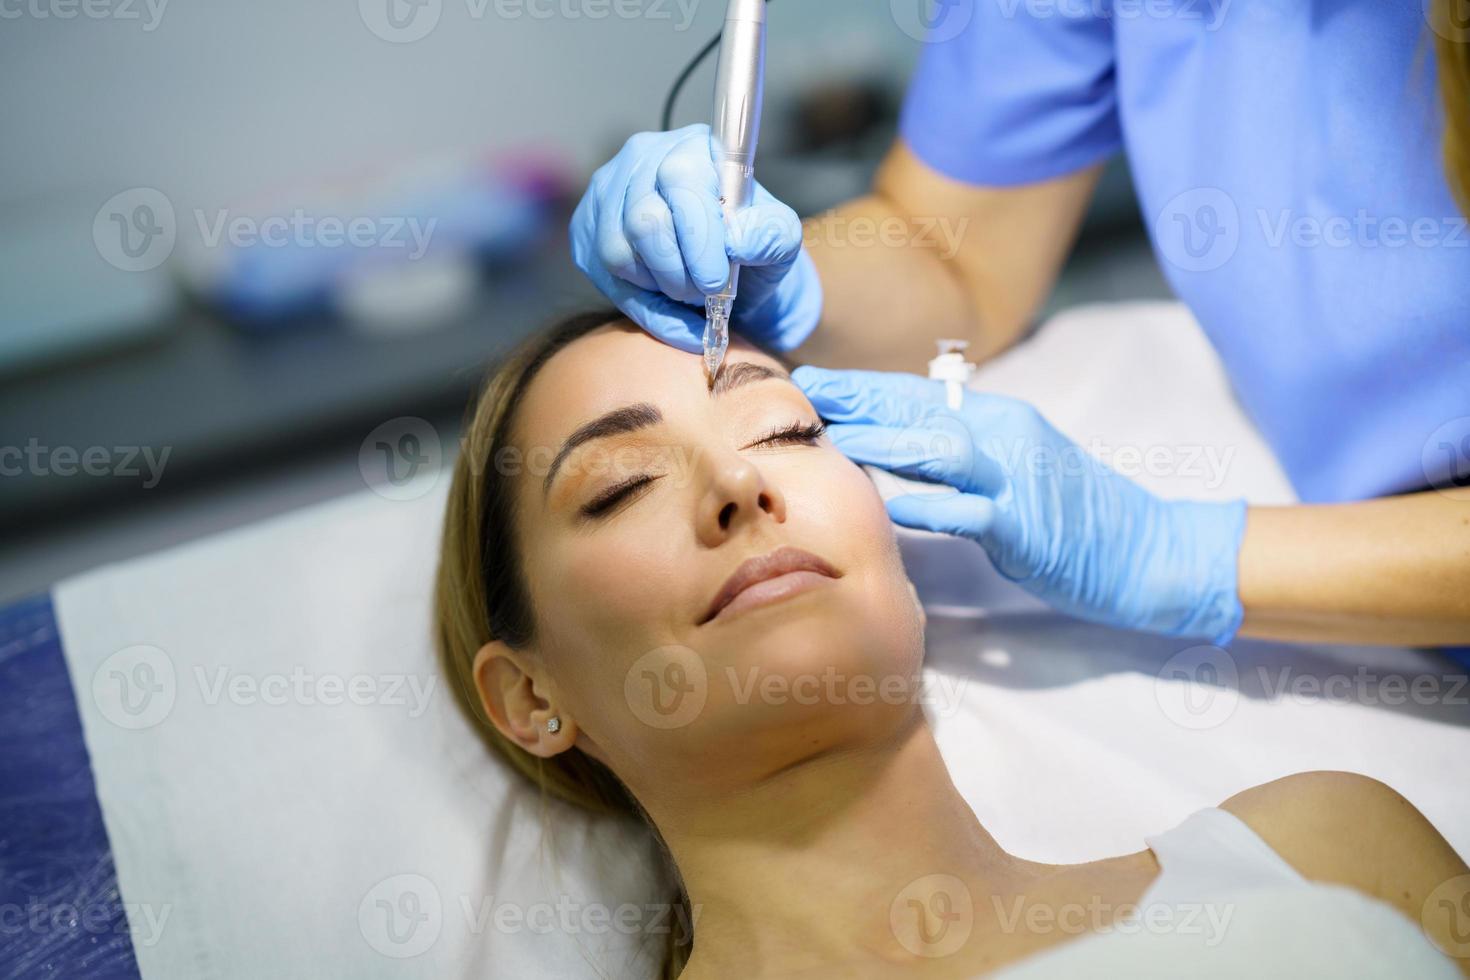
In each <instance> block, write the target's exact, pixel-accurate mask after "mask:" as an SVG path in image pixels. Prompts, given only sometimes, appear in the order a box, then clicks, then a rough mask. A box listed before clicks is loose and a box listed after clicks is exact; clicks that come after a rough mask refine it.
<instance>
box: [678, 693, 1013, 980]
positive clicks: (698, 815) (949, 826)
mask: <svg viewBox="0 0 1470 980" xmlns="http://www.w3.org/2000/svg"><path fill="white" fill-rule="evenodd" d="M660 829H661V831H662V833H663V836H664V839H665V840H666V842H667V843H668V846H669V849H670V851H671V852H672V854H673V857H674V859H675V861H676V862H677V864H678V866H679V869H680V872H681V874H682V875H683V878H684V883H685V885H686V887H687V888H688V891H689V900H690V903H691V906H692V907H693V910H694V916H695V952H694V957H693V959H692V960H691V963H690V975H694V976H706V975H707V976H758V975H779V974H797V973H801V972H804V971H808V970H812V971H817V972H818V973H819V972H820V971H821V969H822V968H823V966H826V967H828V968H831V967H832V966H833V965H835V964H839V963H848V964H853V965H854V966H856V963H855V962H854V961H857V962H863V961H866V962H868V963H871V964H873V965H876V964H878V963H884V962H887V963H906V962H916V961H918V960H920V959H921V958H922V957H921V955H920V954H919V953H916V952H915V951H914V949H913V942H914V940H913V939H912V937H909V939H908V945H907V946H906V944H905V941H904V938H903V937H902V935H901V934H902V933H903V930H904V929H905V928H907V926H906V925H904V924H902V920H903V919H904V917H905V916H910V917H916V916H918V915H919V914H920V913H919V911H918V908H919V907H918V906H914V907H910V903H909V899H914V898H915V897H916V895H917V896H918V900H919V902H920V905H924V904H925V903H926V902H928V901H930V900H931V899H933V898H934V897H935V896H934V895H933V893H932V891H933V884H934V880H933V879H931V881H930V882H927V883H925V882H920V879H924V878H926V877H928V876H935V875H944V876H949V877H948V879H945V880H948V881H954V880H956V879H958V881H960V882H963V883H964V885H965V887H967V888H968V889H969V891H970V894H971V896H973V899H974V902H975V903H976V911H977V912H980V913H981V914H983V913H984V911H985V910H984V909H981V908H980V907H979V906H980V904H981V903H982V902H983V901H985V898H986V897H988V896H991V895H1005V894H1016V893H1019V890H1020V888H1021V886H1022V883H1023V882H1024V881H1025V880H1027V879H1028V878H1032V877H1034V876H1035V875H1036V874H1037V873H1038V870H1039V869H1040V868H1041V867H1042V866H1039V865H1033V864H1031V863H1029V862H1025V861H1021V860H1018V859H1016V858H1013V857H1011V856H1010V855H1009V854H1007V853H1006V852H1005V851H1004V850H1003V849H1002V848H1001V847H1000V846H999V845H998V844H997V843H996V842H995V840H994V838H992V837H991V836H990V835H989V834H988V833H986V831H985V829H984V828H983V827H982V826H981V825H980V822H979V821H978V820H977V819H976V818H975V815H974V813H973V811H971V809H970V807H969V805H968V804H966V802H965V800H964V799H963V797H961V796H960V794H959V791H958V790H956V789H955V786H954V783H953V781H952V780H951V779H950V776H949V771H948V770H947V769H946V768H945V765H944V760H943V759H942V758H941V757H940V754H939V748H938V745H937V744H936V743H935V741H934V736H933V733H932V731H931V730H930V728H929V725H928V723H927V721H925V720H924V718H923V716H922V714H920V713H919V712H917V711H916V712H914V716H913V720H912V722H911V723H909V724H907V725H906V726H905V727H904V728H903V729H902V730H901V731H899V732H897V733H895V735H894V736H893V737H892V738H891V739H888V740H886V741H885V742H884V743H883V744H876V745H864V746H860V747H854V748H850V749H844V750H842V751H834V752H830V753H825V754H823V755H820V756H818V757H815V758H813V759H811V760H809V761H806V762H803V763H801V764H799V765H796V766H792V767H789V768H786V769H784V770H782V771H781V772H779V773H778V774H776V775H774V776H772V777H771V778H770V779H768V780H765V781H762V782H761V783H759V784H758V785H756V786H754V787H750V788H748V789H743V790H742V791H741V792H740V793H739V794H738V795H737V796H734V797H733V798H731V797H728V796H727V797H725V798H721V799H708V800H706V801H702V802H701V801H689V800H681V801H680V803H679V806H678V808H677V817H675V818H673V819H667V820H664V821H661V822H660ZM916 882H917V883H918V884H917V885H916V884H915V883H916ZM941 884H942V881H941ZM895 908H896V909H897V915H898V918H899V920H900V925H899V926H898V927H897V928H895V926H894V925H893V924H891V922H890V911H891V910H893V909H895Z"/></svg>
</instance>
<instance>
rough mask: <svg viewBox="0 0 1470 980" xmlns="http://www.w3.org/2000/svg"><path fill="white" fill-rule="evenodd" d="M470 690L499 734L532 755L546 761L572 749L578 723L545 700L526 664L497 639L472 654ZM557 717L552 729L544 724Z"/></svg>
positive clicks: (542, 685) (552, 699)
mask: <svg viewBox="0 0 1470 980" xmlns="http://www.w3.org/2000/svg"><path fill="white" fill-rule="evenodd" d="M474 675H475V689H476V690H477V691H478V692H479V694H480V704H481V706H482V707H483V708H484V709H485V715H486V717H488V718H489V719H490V722H491V724H493V725H494V726H495V727H496V729H497V730H498V731H499V732H500V734H502V735H504V736H505V737H506V738H508V739H510V740H511V741H512V742H514V743H515V744H516V745H519V746H520V747H521V748H523V749H525V750H526V751H527V752H529V753H531V754H532V755H536V756H540V757H541V758H543V759H549V758H551V757H552V756H554V755H559V754H560V753H562V752H565V751H566V750H567V749H569V748H571V747H572V744H573V743H574V742H576V740H577V723H576V722H575V721H574V720H573V719H572V718H571V717H570V716H569V715H568V714H567V712H566V711H564V710H560V709H558V707H557V705H556V703H555V698H554V697H553V698H551V699H548V698H547V697H545V696H544V691H545V687H546V685H545V684H544V683H543V682H541V681H538V679H537V676H536V675H535V674H534V673H533V672H532V670H531V668H530V664H529V661H528V660H527V659H526V658H523V657H522V656H521V655H520V654H518V653H516V652H515V651H514V650H512V649H511V648H510V647H508V646H506V645H505V644H504V643H502V642H500V641H499V640H491V641H490V642H489V643H487V644H485V645H484V646H482V647H481V648H480V650H479V652H478V653H476V654H475V664H474ZM552 719H556V723H555V724H553V725H552V726H551V728H554V729H555V731H552V730H550V729H549V728H548V727H547V723H548V722H550V721H551V720H552Z"/></svg>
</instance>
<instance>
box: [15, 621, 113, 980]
mask: <svg viewBox="0 0 1470 980" xmlns="http://www.w3.org/2000/svg"><path fill="white" fill-rule="evenodd" d="M0 747H3V748H0V977H5V978H12V977H14V978H21V977H24V978H26V980H33V978H37V977H57V978H64V980H81V978H109V980H112V978H129V980H137V978H138V964H137V960H136V959H135V958H134V956H133V942H132V937H131V936H130V934H129V932H128V919H127V913H126V910H125V909H124V907H123V903H122V898H121V896H120V895H119V893H118V886H117V872H116V871H115V869H114V868H113V864H112V850H111V848H110V847H109V845H108V841H107V829H106V827H104V826H103V823H102V810H101V808H100V807H99V806H98V803H97V794H96V790H95V788H94V786H93V783H92V766H91V764H90V762H89V760H88V757H87V747H86V745H85V743H84V742H83V741H82V722H81V718H80V717H79V716H78V714H77V707H76V700H75V696H74V693H73V691H72V686H71V679H70V678H69V677H68V676H67V668H66V661H65V659H64V657H63V656H62V652H61V637H60V636H59V635H58V633H57V629H56V617H55V615H54V612H53V609H52V605H51V598H50V596H38V597H35V598H32V599H27V600H23V601H21V602H19V603H16V604H14V605H12V606H8V607H5V608H3V609H0Z"/></svg>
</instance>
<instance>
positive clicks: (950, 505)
mask: <svg viewBox="0 0 1470 980" xmlns="http://www.w3.org/2000/svg"><path fill="white" fill-rule="evenodd" d="M792 377H793V379H794V380H795V381H796V383H797V384H799V385H800V386H801V388H802V390H803V391H805V392H806V395H807V397H808V398H809V399H810V400H811V402H812V405H813V406H814V407H815V408H816V410H817V411H818V412H819V413H820V414H821V415H822V416H823V417H824V418H826V419H828V420H829V422H831V423H832V424H831V425H829V426H828V429H827V433H828V435H829V436H830V437H831V439H832V441H833V442H834V443H835V444H836V445H837V447H838V448H839V449H841V450H842V451H843V453H845V454H846V455H847V456H848V457H850V458H851V459H853V460H854V461H856V462H859V463H869V464H872V465H875V466H881V467H883V468H884V469H888V470H892V471H893V472H895V473H897V474H899V475H901V476H909V477H918V478H922V479H926V480H931V481H934V482H937V483H941V484H946V485H947V487H946V488H936V493H935V494H933V495H930V494H908V495H905V496H900V497H895V498H894V499H892V500H890V501H888V512H889V515H890V516H891V517H892V518H893V519H894V520H895V521H896V522H898V523H899V524H903V525H905V526H908V527H913V528H920V529H923V530H928V531H938V532H941V533H944V534H954V535H960V536H963V537H967V538H970V539H972V540H974V541H976V542H978V543H979V544H980V545H981V546H982V547H983V548H984V549H985V550H986V552H987V553H988V554H989V555H990V559H991V561H992V562H994V564H995V567H996V568H997V569H998V570H999V571H1000V573H1001V574H1002V575H1004V576H1005V577H1006V578H1009V579H1011V580H1013V581H1015V582H1017V583H1019V584H1020V585H1021V586H1022V587H1024V588H1025V589H1026V590H1027V591H1028V592H1031V593H1032V594H1033V595H1036V596H1038V597H1039V598H1041V599H1043V600H1045V601H1046V602H1048V603H1050V604H1051V605H1053V606H1055V607H1056V608H1058V609H1060V610H1062V611H1063V612H1067V613H1070V614H1072V615H1074V616H1078V617H1080V618H1082V619H1088V620H1092V621H1094V622H1099V623H1106V624H1108V625H1111V626H1119V627H1125V628H1129V629H1139V630H1148V631H1150V632H1155V633H1164V634H1167V635H1170V636H1181V637H1196V638H1200V639H1204V640H1208V641H1209V642H1211V643H1215V644H1225V643H1228V642H1229V641H1230V639H1231V638H1232V637H1234V635H1235V632H1236V630H1238V629H1239V628H1240V621H1241V617H1242V609H1241V604H1240V599H1239V596H1238V593H1237V586H1236V577H1237V570H1236V566H1237V560H1238V557H1239V552H1240V541H1241V535H1242V533H1243V532H1244V528H1245V503H1244V502H1243V501H1233V502H1230V503H1203V502H1197V501H1168V500H1163V499H1161V498H1159V497H1156V496H1154V495H1153V494H1151V493H1149V492H1148V491H1147V490H1145V489H1143V487H1141V486H1139V485H1138V484H1136V483H1134V482H1133V481H1132V480H1129V479H1128V478H1126V477H1124V476H1122V475H1121V474H1119V473H1117V472H1116V471H1114V470H1112V469H1110V468H1108V467H1107V466H1105V465H1104V464H1103V463H1101V462H1100V461H1098V460H1097V459H1095V458H1094V457H1092V456H1089V455H1088V454H1087V453H1085V452H1084V451H1083V450H1082V449H1081V448H1080V447H1078V446H1077V445H1076V444H1075V443H1073V442H1072V441H1071V440H1069V439H1068V438H1067V437H1066V436H1064V435H1062V434H1061V433H1060V432H1058V431H1057V430H1056V429H1054V428H1052V426H1051V425H1050V424H1049V423H1048V422H1047V421H1046V420H1045V419H1044V418H1042V417H1041V415H1040V414H1039V413H1038V412H1037V411H1036V409H1034V408H1033V407H1031V406H1030V405H1028V404H1026V403H1025V402H1020V401H1016V400H1015V399H1011V398H1005V397H1001V396H998V395H988V394H983V393H981V392H975V391H966V392H965V395H964V402H963V404H962V405H961V407H960V408H959V410H957V411H951V410H949V409H948V408H946V406H945V386H944V384H943V383H942V382H938V381H930V380H928V379H926V378H920V377H916V376H914V375H908V374H889V373H882V372H876V371H829V370H824V369H821V368H814V367H807V366H803V367H799V368H797V369H796V370H795V372H793V374H792Z"/></svg>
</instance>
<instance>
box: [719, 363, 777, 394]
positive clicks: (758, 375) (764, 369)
mask: <svg viewBox="0 0 1470 980" xmlns="http://www.w3.org/2000/svg"><path fill="white" fill-rule="evenodd" d="M768 378H776V379H778V380H780V381H790V380H791V375H789V374H787V373H786V372H785V371H782V370H780V369H779V368H773V367H769V366H767V365H765V364H757V363H756V362H755V361H736V362H735V363H734V364H726V365H725V369H724V370H723V371H721V372H720V373H719V374H717V375H716V376H715V384H714V387H713V388H711V389H710V394H711V395H723V394H724V393H725V392H727V391H733V390H734V389H736V388H739V387H740V386H741V385H748V384H754V383H755V382H757V381H765V380H766V379H768Z"/></svg>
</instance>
